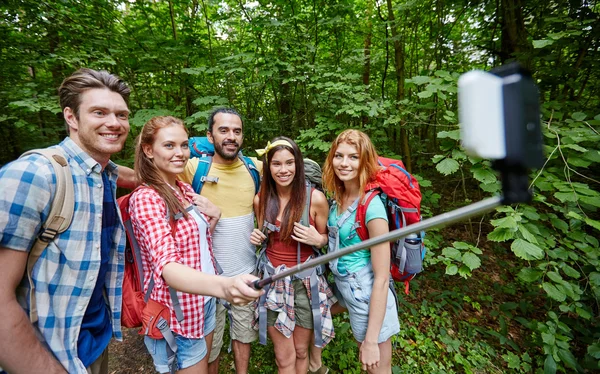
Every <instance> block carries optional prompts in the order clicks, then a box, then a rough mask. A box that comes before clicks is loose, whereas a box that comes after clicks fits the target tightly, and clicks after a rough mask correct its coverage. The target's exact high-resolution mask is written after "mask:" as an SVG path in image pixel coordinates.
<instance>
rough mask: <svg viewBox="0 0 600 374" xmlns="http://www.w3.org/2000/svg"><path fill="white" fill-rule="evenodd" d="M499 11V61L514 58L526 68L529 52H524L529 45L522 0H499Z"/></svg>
mask: <svg viewBox="0 0 600 374" xmlns="http://www.w3.org/2000/svg"><path fill="white" fill-rule="evenodd" d="M500 12H501V14H500V19H501V24H502V37H501V43H500V62H502V63H505V62H506V61H507V60H509V59H512V58H514V59H518V60H519V62H521V63H522V64H523V65H524V66H525V67H526V68H530V66H531V54H530V53H525V52H529V51H530V50H531V45H530V44H529V41H528V40H527V30H526V29H525V22H524V21H523V1H522V0H501V2H500ZM523 53H525V54H523Z"/></svg>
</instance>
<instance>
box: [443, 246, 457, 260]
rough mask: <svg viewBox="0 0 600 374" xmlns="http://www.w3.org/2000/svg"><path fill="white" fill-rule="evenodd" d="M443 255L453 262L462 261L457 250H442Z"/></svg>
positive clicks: (449, 248)
mask: <svg viewBox="0 0 600 374" xmlns="http://www.w3.org/2000/svg"><path fill="white" fill-rule="evenodd" d="M442 255H444V256H446V257H448V258H451V259H453V260H456V261H459V260H460V259H461V256H460V251H459V250H458V249H456V248H452V247H446V248H444V249H443V250H442Z"/></svg>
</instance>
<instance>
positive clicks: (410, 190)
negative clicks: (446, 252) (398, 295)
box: [356, 157, 426, 295]
mask: <svg viewBox="0 0 600 374" xmlns="http://www.w3.org/2000/svg"><path fill="white" fill-rule="evenodd" d="M378 161H379V165H381V166H382V167H383V168H382V169H381V170H380V171H379V172H378V173H377V176H376V178H375V180H374V181H372V182H370V183H368V184H367V186H366V188H365V192H366V193H365V198H364V199H362V201H361V203H360V204H358V207H357V208H356V222H357V223H359V226H358V227H357V229H356V233H357V235H358V236H359V237H360V238H361V240H367V239H368V238H369V231H368V229H367V225H366V224H365V223H364V222H365V217H366V214H367V207H368V206H369V203H370V202H371V200H373V198H374V197H375V196H380V197H381V198H382V200H383V202H384V204H385V206H386V213H387V216H388V222H389V226H390V231H392V230H396V229H399V228H402V227H404V226H406V225H410V224H412V223H415V222H419V221H420V220H421V191H420V189H419V182H417V180H416V179H415V177H413V176H412V175H410V173H409V172H408V171H406V169H405V168H404V164H403V163H402V161H400V160H393V159H389V158H385V157H379V160H378ZM424 236H425V233H424V232H421V233H419V234H418V235H414V234H411V235H409V236H407V237H405V238H401V239H398V240H397V241H395V242H392V243H390V250H391V257H392V258H391V269H390V272H391V274H392V278H393V279H394V280H395V281H396V282H404V284H405V289H404V292H405V293H406V294H407V295H408V288H409V285H408V282H409V281H410V280H412V279H413V278H414V277H415V275H416V274H417V273H420V272H421V271H422V270H423V258H424V257H425V251H426V249H425V246H424V245H423V237H424Z"/></svg>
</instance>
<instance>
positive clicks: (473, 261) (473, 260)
mask: <svg viewBox="0 0 600 374" xmlns="http://www.w3.org/2000/svg"><path fill="white" fill-rule="evenodd" d="M462 262H463V263H464V264H465V265H467V266H468V267H469V269H471V270H475V269H477V268H479V267H480V266H481V260H480V259H479V256H477V255H476V254H474V253H471V252H467V253H465V254H463V256H462Z"/></svg>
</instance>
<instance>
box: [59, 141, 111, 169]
mask: <svg viewBox="0 0 600 374" xmlns="http://www.w3.org/2000/svg"><path fill="white" fill-rule="evenodd" d="M60 147H62V148H63V149H64V150H65V152H66V153H67V154H68V155H69V156H71V157H72V158H73V159H74V160H75V161H76V162H77V163H78V164H79V166H80V167H81V168H82V169H83V170H85V174H86V175H88V176H89V175H90V174H91V173H92V172H95V173H98V174H100V173H101V172H102V165H100V163H99V162H98V161H96V160H94V159H93V158H92V157H91V156H90V155H88V154H87V153H85V152H84V151H83V150H82V149H81V147H79V146H78V145H77V143H75V142H74V141H73V139H71V138H70V137H68V136H67V137H66V138H65V139H64V140H63V141H62V142H61V143H60ZM105 169H106V171H108V173H109V175H110V176H111V177H112V175H113V174H114V175H116V174H117V164H115V163H114V162H112V161H108V164H107V165H106V168H105ZM111 179H112V178H111Z"/></svg>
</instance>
